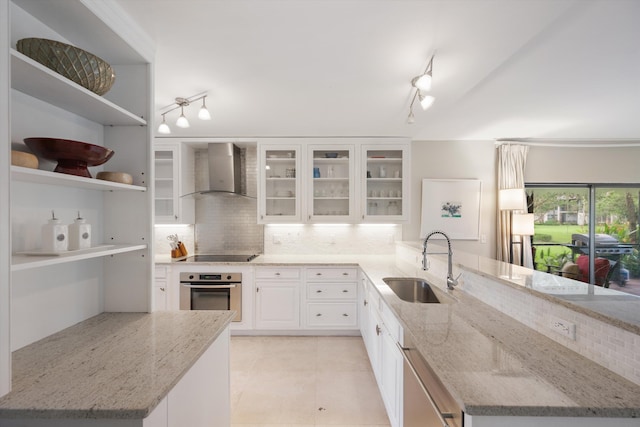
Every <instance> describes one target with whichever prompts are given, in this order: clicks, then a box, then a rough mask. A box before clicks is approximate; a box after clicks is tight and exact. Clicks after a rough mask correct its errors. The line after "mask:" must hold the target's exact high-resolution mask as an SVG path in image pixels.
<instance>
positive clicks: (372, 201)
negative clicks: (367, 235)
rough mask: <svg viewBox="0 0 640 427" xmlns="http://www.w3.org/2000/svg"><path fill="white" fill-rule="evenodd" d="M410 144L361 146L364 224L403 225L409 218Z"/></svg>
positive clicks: (361, 200)
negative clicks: (388, 223) (386, 223)
mask: <svg viewBox="0 0 640 427" xmlns="http://www.w3.org/2000/svg"><path fill="white" fill-rule="evenodd" d="M409 151H410V145H409V144H402V145H399V144H396V145H381V144H380V145H377V144H376V145H369V144H367V145H363V146H362V148H361V156H362V157H361V165H362V171H361V172H364V173H361V174H360V176H361V180H362V181H361V186H360V188H361V189H362V190H361V192H360V196H361V199H360V206H361V211H362V220H363V221H366V222H402V221H406V220H407V218H408V214H409V198H408V197H407V196H408V195H409V181H410V179H411V173H410V161H409V155H410V153H409Z"/></svg>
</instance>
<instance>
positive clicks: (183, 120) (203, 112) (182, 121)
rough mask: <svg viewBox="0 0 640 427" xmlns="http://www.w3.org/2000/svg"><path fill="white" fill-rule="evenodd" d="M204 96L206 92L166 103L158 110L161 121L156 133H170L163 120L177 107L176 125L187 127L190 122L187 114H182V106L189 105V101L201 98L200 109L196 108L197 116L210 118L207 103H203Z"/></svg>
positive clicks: (202, 118) (201, 118) (205, 118)
mask: <svg viewBox="0 0 640 427" xmlns="http://www.w3.org/2000/svg"><path fill="white" fill-rule="evenodd" d="M206 97H207V94H206V93H201V94H198V95H194V96H192V97H190V98H176V102H175V103H173V104H171V105H168V106H166V107H164V108H163V109H162V110H160V111H161V113H160V114H161V115H162V123H160V126H158V133H162V134H165V135H166V134H170V133H171V128H170V127H169V125H168V124H167V122H166V120H165V115H166V114H167V113H169V112H171V111H174V110H177V109H178V108H179V109H180V116H179V117H178V120H176V126H178V127H180V128H188V127H189V126H190V124H189V120H188V119H187V116H185V115H184V107H188V106H189V105H191V103H193V102H195V101H198V100H200V99H202V107H200V110H198V118H199V119H200V120H211V113H209V110H208V109H207V105H206V103H205V98H206Z"/></svg>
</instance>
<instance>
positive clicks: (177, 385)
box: [0, 311, 234, 427]
mask: <svg viewBox="0 0 640 427" xmlns="http://www.w3.org/2000/svg"><path fill="white" fill-rule="evenodd" d="M233 316H234V312H219V311H177V312H169V311H166V312H156V313H102V314H100V315H98V316H95V317H92V318H90V319H88V320H86V321H84V322H81V323H78V324H76V325H74V326H72V327H70V328H67V329H65V330H63V331H60V332H59V333H56V334H54V335H51V336H49V337H47V338H45V339H42V340H40V341H37V342H35V343H33V344H31V345H28V346H26V347H23V348H21V349H19V350H17V351H15V352H14V353H13V374H12V376H13V388H12V391H11V392H10V393H9V394H7V395H5V396H4V397H2V398H1V399H0V425H2V426H3V427H4V426H13V425H20V426H40V425H43V426H44V425H48V426H51V425H65V426H75V425H83V426H85V425H96V426H97V425H100V426H109V425H127V426H134V425H140V426H142V425H144V426H155V425H157V424H155V422H156V420H157V421H159V422H160V425H165V426H166V425H167V424H166V423H164V422H163V421H164V420H163V419H166V418H167V417H168V418H169V419H171V417H172V416H174V415H175V416H178V415H180V414H179V412H176V409H179V408H174V409H172V404H173V403H175V402H178V403H179V402H181V399H184V398H185V397H186V398H189V396H182V395H181V394H183V393H185V392H186V393H193V392H195V390H183V389H184V388H185V387H187V386H188V387H187V388H192V387H194V385H195V387H198V386H200V385H199V384H197V382H198V378H195V379H194V378H190V377H193V376H194V375H193V374H197V376H199V377H202V379H203V380H205V378H206V382H207V383H208V384H204V387H205V389H204V391H205V392H206V393H207V396H206V399H207V402H208V406H209V407H210V408H212V410H215V411H219V412H220V413H219V414H218V416H221V417H222V421H223V423H221V424H217V425H224V422H227V424H228V417H229V394H228V393H229V373H228V369H229V367H228V365H229V354H228V350H229V342H228V341H229V333H228V325H229V323H230V322H231V320H232V318H233ZM212 359H213V360H214V361H215V362H216V363H215V364H214V365H215V367H213V368H212V367H210V366H205V367H204V369H202V368H203V367H202V366H201V365H202V363H200V362H202V361H206V364H207V365H209V364H211V361H212ZM192 371H193V374H192ZM194 380H195V381H194ZM185 381H186V382H187V384H184V386H183V383H184V382H185ZM172 394H174V395H172ZM168 396H169V398H170V399H167V397H168ZM189 399H190V398H189ZM213 399H218V400H217V401H216V402H214V401H213ZM167 400H169V402H167ZM194 402H197V399H195V400H194ZM173 406H175V405H173ZM225 408H226V414H225ZM168 425H172V423H171V422H169V424H168ZM173 425H176V424H173ZM183 425H184V424H183Z"/></svg>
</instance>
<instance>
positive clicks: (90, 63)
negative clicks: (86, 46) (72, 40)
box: [16, 38, 116, 95]
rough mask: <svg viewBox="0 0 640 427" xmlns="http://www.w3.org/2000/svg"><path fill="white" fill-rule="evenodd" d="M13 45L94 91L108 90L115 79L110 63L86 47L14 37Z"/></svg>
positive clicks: (19, 50)
mask: <svg viewBox="0 0 640 427" xmlns="http://www.w3.org/2000/svg"><path fill="white" fill-rule="evenodd" d="M16 47H17V49H18V52H21V53H23V54H25V55H27V56H28V57H29V58H31V59H34V60H36V61H38V62H39V63H41V64H42V65H44V66H45V67H47V68H50V69H52V70H53V71H55V72H56V73H58V74H61V75H63V76H64V77H66V78H68V79H70V80H73V81H74V82H76V83H78V84H79V85H80V86H83V87H85V88H87V89H89V90H90V91H91V92H94V93H97V94H98V95H104V94H105V93H107V92H109V89H111V86H113V83H114V82H115V80H116V74H115V72H114V71H113V69H112V68H111V65H109V64H108V63H106V62H105V61H104V60H102V59H100V58H98V57H97V56H95V55H93V54H91V53H89V52H87V51H84V50H82V49H80V48H77V47H75V46H71V45H69V44H66V43H62V42H58V41H55V40H48V39H39V38H26V39H21V40H18V43H17V46H16Z"/></svg>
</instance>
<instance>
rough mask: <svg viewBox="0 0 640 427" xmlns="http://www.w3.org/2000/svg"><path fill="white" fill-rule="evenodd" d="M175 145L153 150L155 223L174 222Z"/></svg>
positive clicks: (175, 184)
mask: <svg viewBox="0 0 640 427" xmlns="http://www.w3.org/2000/svg"><path fill="white" fill-rule="evenodd" d="M177 153H178V149H177V148H176V147H163V148H157V149H155V150H154V153H153V154H154V162H155V170H156V173H155V177H154V182H153V183H154V187H155V198H154V203H155V212H156V223H168V222H175V220H176V219H177V205H178V201H177V198H178V180H177V179H175V178H176V176H175V169H176V164H177V161H176V157H177Z"/></svg>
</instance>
